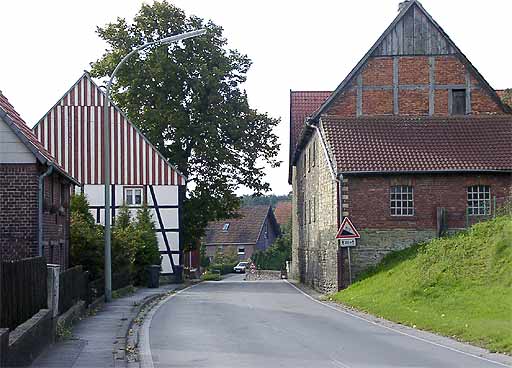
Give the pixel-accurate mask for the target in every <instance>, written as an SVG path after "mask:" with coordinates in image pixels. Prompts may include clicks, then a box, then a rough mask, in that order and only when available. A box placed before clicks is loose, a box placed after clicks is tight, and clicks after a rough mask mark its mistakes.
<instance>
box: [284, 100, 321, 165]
mask: <svg viewBox="0 0 512 368" xmlns="http://www.w3.org/2000/svg"><path fill="white" fill-rule="evenodd" d="M330 95H331V92H329V91H290V166H291V161H292V158H293V153H294V152H295V147H296V146H297V143H298V142H299V139H300V137H301V134H302V129H303V128H304V121H305V119H306V118H307V117H309V116H311V115H312V114H313V113H314V112H315V111H316V110H317V109H318V108H319V107H320V106H322V104H323V103H324V101H325V100H326V99H327V98H328V97H329V96H330Z"/></svg>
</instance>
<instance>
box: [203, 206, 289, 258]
mask: <svg viewBox="0 0 512 368" xmlns="http://www.w3.org/2000/svg"><path fill="white" fill-rule="evenodd" d="M238 213H239V217H237V218H233V219H227V220H221V221H212V222H209V223H208V226H207V228H206V235H205V237H204V239H203V244H205V245H206V255H207V256H208V257H209V258H210V259H213V257H214V256H215V254H216V253H217V252H219V251H220V252H222V253H225V254H227V253H235V254H236V255H238V258H239V259H241V260H245V259H249V258H251V256H252V254H253V253H254V252H255V251H257V250H265V249H267V248H268V247H269V246H270V245H272V243H273V242H274V240H275V239H276V238H277V237H278V236H279V235H280V229H279V225H278V223H277V221H276V218H275V216H274V212H273V211H272V207H271V206H263V205H261V206H246V207H242V208H241V209H240V210H239V212H238Z"/></svg>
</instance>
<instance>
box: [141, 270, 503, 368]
mask: <svg viewBox="0 0 512 368" xmlns="http://www.w3.org/2000/svg"><path fill="white" fill-rule="evenodd" d="M150 347H151V354H152V357H153V362H154V366H155V367H210V368H211V367H259V368H261V367H265V368H266V367H293V368H298V367H307V368H316V367H342V368H348V367H350V368H369V367H372V368H382V367H416V368H419V367H432V368H443V367H446V368H448V367H449V368H455V367H461V368H462V367H464V368H473V367H475V368H476V367H478V368H485V367H492V368H496V367H503V366H505V365H503V364H496V363H493V362H490V361H486V360H482V359H478V358H476V357H473V356H469V355H465V354H463V353H460V352H458V351H455V350H451V349H450V347H448V348H446V347H443V346H437V345H433V344H429V343H427V342H425V341H421V340H418V339H415V338H412V337H410V336H407V335H404V334H400V333H398V332H396V331H393V330H391V329H387V328H383V327H381V326H379V325H376V324H372V323H369V322H367V321H365V320H362V319H359V318H356V317H354V316H351V315H349V314H345V313H341V312H339V311H337V310H334V309H331V308H329V307H326V306H325V305H322V304H319V303H317V302H315V301H313V300H311V299H309V298H308V297H306V296H305V295H303V294H302V293H300V292H299V291H298V290H297V289H295V288H294V287H293V286H291V285H289V284H288V283H286V282H284V281H270V282H244V281H243V280H241V277H240V276H234V277H231V278H228V279H227V280H226V281H223V282H217V283H215V282H209V283H201V284H199V285H197V286H194V287H193V288H191V289H188V290H185V291H184V292H182V293H180V294H179V295H176V296H175V297H173V298H171V299H170V300H169V301H168V302H166V303H165V304H164V305H163V306H162V307H161V308H160V309H159V310H158V311H157V312H156V313H155V315H154V317H153V320H152V321H151V325H150Z"/></svg>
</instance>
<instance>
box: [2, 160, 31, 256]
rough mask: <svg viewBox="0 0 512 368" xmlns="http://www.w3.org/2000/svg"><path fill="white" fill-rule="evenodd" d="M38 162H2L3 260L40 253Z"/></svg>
mask: <svg viewBox="0 0 512 368" xmlns="http://www.w3.org/2000/svg"><path fill="white" fill-rule="evenodd" d="M37 177H38V169H37V165H36V164H16V165H11V164H0V260H9V259H20V258H27V257H33V256H36V255H37V186H38V185H37V184H38V183H37Z"/></svg>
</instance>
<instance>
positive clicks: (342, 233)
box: [336, 217, 361, 285]
mask: <svg viewBox="0 0 512 368" xmlns="http://www.w3.org/2000/svg"><path fill="white" fill-rule="evenodd" d="M360 237H361V236H360V235H359V233H358V232H357V230H356V228H355V226H354V224H352V221H350V219H349V218H348V217H345V218H344V219H343V222H342V223H341V226H340V229H339V230H338V233H337V234H336V239H340V246H341V247H342V248H347V257H348V282H349V285H350V284H352V261H351V259H350V248H352V247H355V246H356V239H359V238H360Z"/></svg>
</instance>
